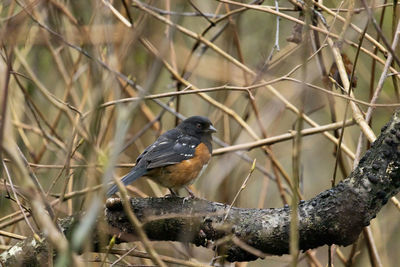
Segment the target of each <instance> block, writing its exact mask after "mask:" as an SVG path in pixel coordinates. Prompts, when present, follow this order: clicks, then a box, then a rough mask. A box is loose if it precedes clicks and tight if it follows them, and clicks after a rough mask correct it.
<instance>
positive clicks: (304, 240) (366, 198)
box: [106, 111, 400, 261]
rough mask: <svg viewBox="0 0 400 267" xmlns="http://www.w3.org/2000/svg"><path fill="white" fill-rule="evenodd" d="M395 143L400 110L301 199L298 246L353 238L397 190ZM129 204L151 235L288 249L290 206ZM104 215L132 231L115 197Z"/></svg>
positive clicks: (229, 249)
mask: <svg viewBox="0 0 400 267" xmlns="http://www.w3.org/2000/svg"><path fill="white" fill-rule="evenodd" d="M399 146H400V112H399V111H397V112H396V113H395V114H394V116H393V117H392V119H391V121H390V122H389V123H388V124H386V125H385V126H384V127H383V128H382V134H381V135H380V137H379V138H378V139H377V140H376V141H375V142H374V143H373V145H372V147H371V149H370V150H368V151H367V153H366V154H365V155H364V157H363V158H362V160H361V161H360V163H359V165H358V167H357V168H356V169H355V170H354V171H353V172H352V173H351V174H350V176H349V177H348V178H347V179H345V180H343V181H342V182H340V183H339V184H338V185H337V186H336V187H334V188H332V189H329V190H326V191H324V192H322V193H320V194H319V195H317V196H316V197H314V198H313V199H310V200H308V201H302V202H301V203H300V205H299V222H300V225H299V231H300V240H299V246H300V249H301V250H307V249H311V248H316V247H319V246H322V245H326V244H327V245H330V244H337V245H344V246H346V245H349V244H351V243H353V242H354V241H355V240H356V239H357V237H358V235H359V234H360V232H361V230H362V228H363V227H365V226H367V225H369V224H370V221H371V219H373V218H375V216H376V214H377V213H378V212H379V210H380V209H381V207H382V206H383V205H385V204H386V203H387V201H388V200H389V198H390V197H391V196H393V195H395V194H396V193H398V192H399V190H400V160H399V156H400V150H399ZM131 205H132V209H133V211H134V212H135V214H136V215H137V216H138V217H139V218H140V219H141V220H142V222H143V223H144V228H145V230H146V232H147V234H148V236H149V238H151V239H153V240H173V241H185V242H192V243H194V244H196V245H201V246H208V245H209V244H210V242H213V241H216V240H219V239H221V238H224V237H228V238H225V239H224V240H225V243H224V244H223V248H224V249H225V253H226V255H227V260H229V261H249V260H252V259H255V258H256V256H254V255H252V254H251V253H250V252H249V249H248V248H247V247H246V246H243V245H240V244H239V243H237V242H234V239H235V238H233V237H237V238H239V239H240V240H241V241H243V242H245V244H247V245H249V246H251V247H252V248H254V249H255V250H256V251H260V252H262V253H268V254H274V255H281V254H285V253H288V252H289V225H290V207H289V206H286V207H284V208H278V209H262V210H260V209H241V208H232V209H231V211H230V212H229V215H228V216H227V218H226V220H224V217H225V215H226V212H227V210H228V205H224V204H220V203H215V202H209V201H206V200H201V199H193V200H189V201H183V199H181V198H146V199H132V200H131ZM106 217H107V221H108V223H109V225H111V226H113V227H115V228H118V229H119V231H121V232H122V233H128V234H131V233H134V229H133V228H132V227H131V225H130V224H129V222H128V220H127V219H126V217H125V215H124V212H123V209H122V205H121V204H120V202H119V201H118V199H112V200H111V199H110V201H108V202H107V209H106ZM122 238H123V237H122ZM238 244H239V245H238ZM220 248H221V245H219V249H220Z"/></svg>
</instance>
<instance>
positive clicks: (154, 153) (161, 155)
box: [106, 116, 217, 197]
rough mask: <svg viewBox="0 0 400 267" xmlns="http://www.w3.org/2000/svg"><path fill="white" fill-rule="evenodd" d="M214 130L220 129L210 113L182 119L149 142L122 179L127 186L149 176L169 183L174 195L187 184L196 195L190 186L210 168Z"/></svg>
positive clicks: (111, 190) (114, 187)
mask: <svg viewBox="0 0 400 267" xmlns="http://www.w3.org/2000/svg"><path fill="white" fill-rule="evenodd" d="M215 132H217V129H215V127H214V126H213V124H212V123H211V121H210V120H209V119H208V118H207V117H203V116H192V117H189V118H187V119H185V120H183V121H182V122H181V123H180V124H178V126H177V127H176V128H174V129H171V130H169V131H167V132H165V133H164V134H162V135H160V137H158V138H157V140H156V141H155V142H154V143H153V144H151V145H149V146H148V147H147V148H146V149H145V150H144V151H143V152H142V153H141V154H140V155H139V157H138V158H137V159H136V164H135V166H134V167H133V168H132V169H131V171H130V172H129V173H128V174H126V175H125V176H124V177H123V178H122V179H121V182H122V183H123V184H124V185H125V186H126V185H129V184H131V183H133V182H134V181H135V180H137V179H138V178H140V177H143V176H146V177H148V178H150V179H152V180H153V181H155V182H156V183H158V184H160V185H162V186H164V187H167V188H168V189H169V190H170V192H171V194H172V195H177V193H176V191H175V190H177V189H179V188H182V187H185V188H186V190H187V191H188V193H189V195H190V196H191V197H194V194H193V192H192V191H191V190H190V189H189V188H188V187H187V186H188V185H190V184H192V183H193V182H194V181H195V180H196V178H197V177H199V176H200V175H201V174H202V173H203V172H204V170H205V169H206V168H207V165H208V162H209V160H210V158H211V154H212V144H211V141H212V134H213V133H215ZM117 191H118V186H117V185H116V184H114V185H112V186H111V187H110V188H109V189H108V191H107V193H106V196H107V197H111V196H112V195H114V194H115V193H116V192H117Z"/></svg>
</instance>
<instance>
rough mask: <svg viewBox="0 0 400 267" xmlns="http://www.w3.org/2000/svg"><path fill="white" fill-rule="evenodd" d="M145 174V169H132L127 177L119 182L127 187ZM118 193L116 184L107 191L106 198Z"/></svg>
mask: <svg viewBox="0 0 400 267" xmlns="http://www.w3.org/2000/svg"><path fill="white" fill-rule="evenodd" d="M146 172H147V169H146V168H133V169H132V170H131V171H130V172H129V173H128V174H127V175H125V176H124V177H123V178H122V179H121V182H122V183H123V184H124V185H128V184H131V183H133V182H134V181H136V180H137V179H138V178H140V177H142V176H143V175H145V174H146ZM117 192H118V186H117V185H116V184H113V185H112V186H111V187H110V189H108V191H107V195H106V196H107V197H111V196H112V195H113V194H115V193H117Z"/></svg>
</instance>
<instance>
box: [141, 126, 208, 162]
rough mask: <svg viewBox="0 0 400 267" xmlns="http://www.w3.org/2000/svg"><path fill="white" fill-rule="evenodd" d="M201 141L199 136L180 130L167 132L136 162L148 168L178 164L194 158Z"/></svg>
mask: <svg viewBox="0 0 400 267" xmlns="http://www.w3.org/2000/svg"><path fill="white" fill-rule="evenodd" d="M199 143H200V140H199V139H198V138H195V137H192V136H187V135H183V134H181V133H180V132H178V133H175V132H172V133H171V132H167V133H166V134H164V135H162V136H160V138H158V139H157V141H156V142H154V143H153V144H152V145H150V146H149V147H147V148H146V149H145V150H144V151H143V153H142V154H141V155H140V156H139V157H138V159H137V161H136V163H137V164H138V165H139V164H140V165H142V164H143V165H144V166H146V168H147V169H153V168H157V167H164V166H167V165H172V164H176V163H179V162H181V161H183V160H187V159H191V158H193V157H194V153H195V151H196V147H197V145H198V144H199Z"/></svg>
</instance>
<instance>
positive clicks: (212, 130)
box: [208, 125, 217, 133]
mask: <svg viewBox="0 0 400 267" xmlns="http://www.w3.org/2000/svg"><path fill="white" fill-rule="evenodd" d="M208 131H209V132H211V133H216V132H217V129H215V127H214V126H212V125H210V127H208Z"/></svg>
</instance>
